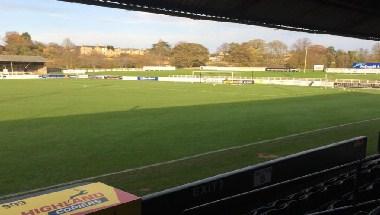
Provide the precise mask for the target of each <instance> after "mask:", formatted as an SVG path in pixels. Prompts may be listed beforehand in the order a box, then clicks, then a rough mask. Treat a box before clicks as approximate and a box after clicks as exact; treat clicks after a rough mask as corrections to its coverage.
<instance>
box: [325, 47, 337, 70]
mask: <svg viewBox="0 0 380 215" xmlns="http://www.w3.org/2000/svg"><path fill="white" fill-rule="evenodd" d="M326 58H327V63H326V66H327V67H328V68H329V67H330V68H331V67H332V68H334V67H336V50H335V48H334V47H333V46H329V47H327V51H326Z"/></svg>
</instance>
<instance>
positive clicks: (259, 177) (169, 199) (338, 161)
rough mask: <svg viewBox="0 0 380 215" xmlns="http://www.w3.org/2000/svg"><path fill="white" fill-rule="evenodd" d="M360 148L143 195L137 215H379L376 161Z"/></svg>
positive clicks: (332, 149) (321, 151) (379, 164)
mask: <svg viewBox="0 0 380 215" xmlns="http://www.w3.org/2000/svg"><path fill="white" fill-rule="evenodd" d="M379 142H380V141H379ZM366 143H367V138H366V137H358V138H354V139H351V140H346V141H343V142H340V143H335V144H331V145H328V146H325V147H321V148H317V149H314V150H309V151H306V152H302V153H299V154H295V155H291V156H288V157H285V158H281V159H277V160H273V161H269V162H266V163H262V164H259V165H256V166H252V167H248V168H245V169H242V170H237V171H233V172H231V173H227V174H222V175H219V176H215V177H212V178H209V179H205V180H201V181H198V182H195V183H191V184H187V185H184V186H181V187H177V188H173V189H169V190H166V191H163V192H159V193H156V194H152V195H148V196H146V197H144V198H143V207H142V211H143V214H144V215H150V214H156V213H157V211H165V214H186V215H193V214H241V215H258V214H328V215H335V214H380V213H379V211H380V210H379V208H380V192H379V191H380V155H379V154H377V155H373V156H369V157H366V145H367V144H366Z"/></svg>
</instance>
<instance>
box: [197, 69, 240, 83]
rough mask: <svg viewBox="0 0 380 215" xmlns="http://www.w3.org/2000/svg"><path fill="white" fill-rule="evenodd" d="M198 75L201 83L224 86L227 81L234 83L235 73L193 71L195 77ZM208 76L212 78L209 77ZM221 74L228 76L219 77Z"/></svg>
mask: <svg viewBox="0 0 380 215" xmlns="http://www.w3.org/2000/svg"><path fill="white" fill-rule="evenodd" d="M197 74H198V75H199V83H203V82H205V83H221V84H223V83H224V82H225V81H233V80H234V74H235V73H234V72H233V71H193V77H196V76H197ZM207 74H209V75H211V76H207ZM216 74H217V75H216ZM219 74H221V75H223V74H227V76H218V75H219Z"/></svg>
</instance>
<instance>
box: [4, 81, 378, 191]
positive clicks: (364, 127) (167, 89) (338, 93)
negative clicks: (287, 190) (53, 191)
mask: <svg viewBox="0 0 380 215" xmlns="http://www.w3.org/2000/svg"><path fill="white" fill-rule="evenodd" d="M0 104H1V105H0V147H1V148H0V172H1V176H0V196H2V195H6V194H10V193H15V192H22V191H27V190H31V189H36V188H40V187H45V186H51V185H55V184H60V183H66V182H70V181H74V180H78V179H83V178H90V179H88V180H91V181H104V182H106V183H109V184H111V185H114V186H117V187H120V188H122V189H124V190H126V191H129V192H132V193H135V194H140V195H142V194H146V193H151V192H154V191H158V190H162V189H164V188H168V187H172V186H176V185H180V184H184V183H187V182H191V181H193V180H197V179H201V178H204V177H209V176H213V175H215V174H219V173H222V172H226V171H230V170H234V169H237V168H241V167H245V166H248V165H252V164H255V163H258V162H262V161H265V160H270V159H275V158H278V157H281V156H285V155H288V154H292V153H296V152H299V151H303V150H306V149H309V148H313V147H317V146H321V145H325V144H329V143H332V142H334V141H339V140H342V139H346V138H351V137H354V136H358V135H366V136H369V141H370V142H369V144H370V145H369V152H370V153H373V152H375V150H376V148H377V146H376V143H377V132H378V131H380V108H379V107H380V91H378V90H342V89H321V88H311V87H310V88H307V87H289V86H269V85H244V86H227V85H216V86H212V85H206V84H177V83H160V82H144V81H140V82H138V81H120V80H6V81H0ZM305 165H307V164H305ZM114 172H119V173H117V174H109V173H114ZM104 174H105V175H104ZM95 176H99V177H95Z"/></svg>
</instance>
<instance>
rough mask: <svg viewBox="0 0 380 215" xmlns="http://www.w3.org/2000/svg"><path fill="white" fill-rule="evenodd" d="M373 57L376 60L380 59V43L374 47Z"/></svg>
mask: <svg viewBox="0 0 380 215" xmlns="http://www.w3.org/2000/svg"><path fill="white" fill-rule="evenodd" d="M372 58H373V60H374V61H380V43H375V44H374V45H373V47H372Z"/></svg>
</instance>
